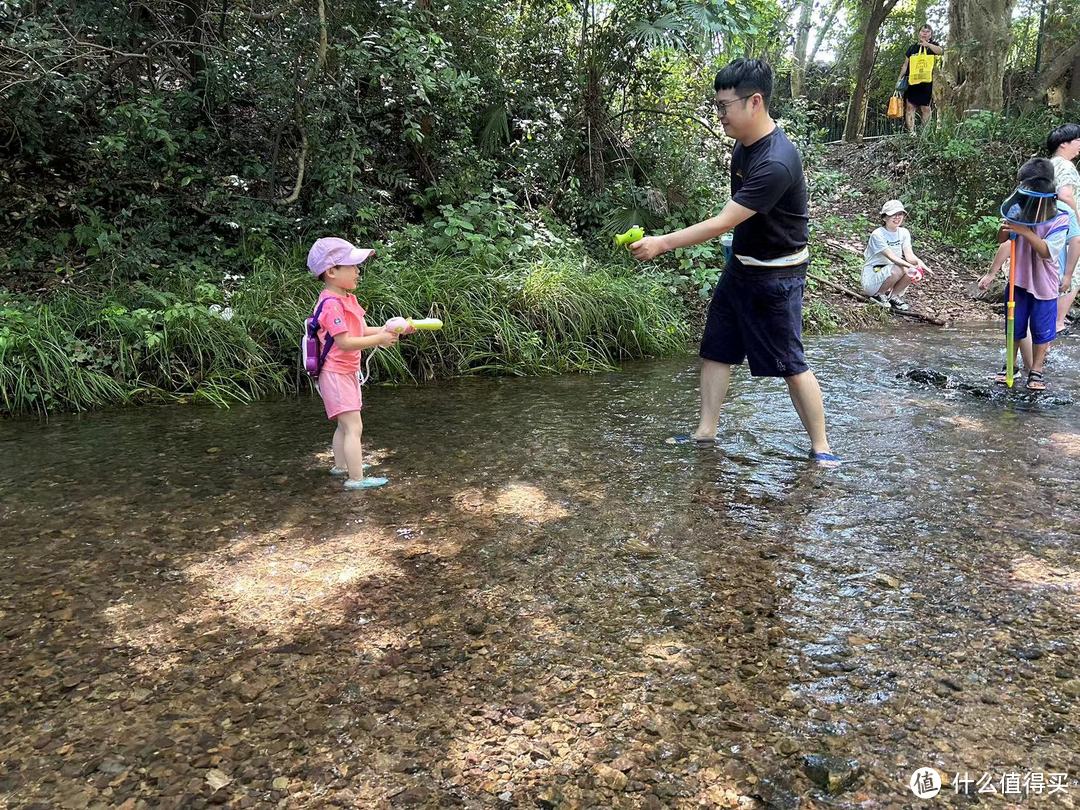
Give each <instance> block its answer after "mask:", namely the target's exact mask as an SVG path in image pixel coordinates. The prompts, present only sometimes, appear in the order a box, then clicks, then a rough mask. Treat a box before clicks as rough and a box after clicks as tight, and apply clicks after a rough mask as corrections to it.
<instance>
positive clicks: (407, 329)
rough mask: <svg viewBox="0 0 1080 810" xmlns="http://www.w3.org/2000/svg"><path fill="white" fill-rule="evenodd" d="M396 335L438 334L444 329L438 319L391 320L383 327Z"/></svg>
mask: <svg viewBox="0 0 1080 810" xmlns="http://www.w3.org/2000/svg"><path fill="white" fill-rule="evenodd" d="M383 329H385V330H386V331H387V332H392V333H394V334H395V335H411V334H412V333H413V332H436V331H438V330H439V329H442V321H440V320H439V319H438V318H400V317H398V318H391V319H390V320H388V321H387V322H386V326H384V327H383Z"/></svg>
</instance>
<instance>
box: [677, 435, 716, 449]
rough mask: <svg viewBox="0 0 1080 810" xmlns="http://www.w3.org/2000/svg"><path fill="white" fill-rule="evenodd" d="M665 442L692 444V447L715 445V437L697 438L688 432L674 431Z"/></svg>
mask: <svg viewBox="0 0 1080 810" xmlns="http://www.w3.org/2000/svg"><path fill="white" fill-rule="evenodd" d="M666 443H667V444H692V445H694V447H716V439H698V438H696V437H694V436H693V435H692V434H690V433H676V434H675V435H674V436H672V437H671V438H670V439H667V442H666Z"/></svg>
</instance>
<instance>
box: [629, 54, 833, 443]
mask: <svg viewBox="0 0 1080 810" xmlns="http://www.w3.org/2000/svg"><path fill="white" fill-rule="evenodd" d="M772 87H773V77H772V69H771V68H770V67H769V65H768V63H766V62H764V61H762V60H760V59H736V60H735V61H734V62H732V63H731V64H729V65H728V66H727V67H725V68H724V69H723V70H721V71H720V72H719V73H717V74H716V81H715V82H714V89H715V91H716V95H715V97H714V99H713V103H714V104H715V106H716V110H717V112H718V113H719V116H720V121H721V123H722V124H723V125H724V132H725V133H726V134H727V135H729V136H731V137H733V138H734V139H735V141H736V145H735V151H734V153H733V154H732V157H731V199H730V200H729V201H728V203H727V205H725V206H724V208H723V210H722V211H721V212H720V213H719V214H717V215H716V216H715V217H712V218H711V219H707V220H705V221H704V222H699V223H697V224H696V225H691V226H690V227H689V228H683V229H682V230H681V231H676V232H674V233H669V234H665V235H663V236H646V237H645V238H643V239H641V240H639V241H637V242H635V243H634V244H633V245H631V246H630V249H631V251H632V252H633V254H634V257H635V258H637V259H639V260H641V261H648V260H649V259H653V258H655V257H656V256H659V255H660V254H661V253H665V252H666V251H669V250H674V249H676V248H680V247H686V246H688V245H697V244H700V243H702V242H705V241H708V240H709V239H715V238H716V237H718V236H720V235H721V234H724V233H727V232H728V231H732V230H733V231H734V232H735V233H734V241H733V242H732V246H731V247H732V257H731V260H730V261H729V262H728V264H727V266H726V267H725V268H724V272H723V274H722V275H721V276H720V281H719V282H718V283H717V285H716V291H715V292H714V293H713V298H712V302H711V303H710V304H709V312H708V319H707V320H706V323H705V334H704V335H703V337H702V339H701V352H700V354H701V358H702V366H701V421H700V423H699V424H698V428H697V430H696V431H694V433H693V434H690V435H688V436H686V437H685V438H686V439H687V440H689V441H693V442H696V443H698V444H714V443H715V441H716V430H717V425H718V423H719V420H720V406H721V405H722V404H723V402H724V397H725V396H726V394H727V388H728V382H729V381H730V379H731V367H732V365H737V364H741V363H742V362H743V360H747V361H749V365H750V374H751V375H753V376H755V377H783V378H784V381H785V382H786V383H787V385H788V392H789V394H790V395H791V401H792V403H793V404H794V405H795V410H796V411H797V412H798V414H799V418H800V419H801V420H802V423H803V427H804V428H806V432H807V433H808V434H809V435H810V458H811V459H812V460H814V461H816V462H818V463H822V464H835V463H837V462H838V461H839V459H838V458H837V457H836V456H835V455H833V454H832V451H831V450H830V449H829V441H828V438H827V436H826V433H825V409H824V407H823V405H822V402H821V388H820V387H818V382H817V378H816V377H814V373H813V372H812V371H810V367H809V366H808V365H807V364H806V358H805V356H804V355H803V345H802V296H803V289H804V287H805V286H806V267H807V264H808V263H809V252H808V251H807V247H806V244H807V241H808V239H809V227H808V223H809V217H808V215H807V211H806V181H805V179H804V178H803V170H802V159H801V158H800V157H799V153H798V151H797V150H796V149H795V147H794V146H793V145H792V143H791V141H789V140H788V138H787V136H786V135H785V134H784V133H783V131H782V130H780V129H779V128H778V127H777V126H776V123H775V122H774V121H773V119H772V117H771V116H770V115H769V99H770V98H771V96H772Z"/></svg>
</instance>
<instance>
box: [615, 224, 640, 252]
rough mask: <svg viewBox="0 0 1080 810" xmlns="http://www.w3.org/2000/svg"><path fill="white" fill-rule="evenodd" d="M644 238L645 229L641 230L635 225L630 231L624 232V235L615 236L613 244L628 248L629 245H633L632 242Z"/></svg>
mask: <svg viewBox="0 0 1080 810" xmlns="http://www.w3.org/2000/svg"><path fill="white" fill-rule="evenodd" d="M644 237H645V229H644V228H642V227H641V226H640V225H635V226H634V227H632V228H631V229H630V230H628V231H626V233H617V234H615V244H616V245H621V246H623V247H626V248H629V247H630V245H632V244H634V242H636V241H638V240H639V239H642V238H644Z"/></svg>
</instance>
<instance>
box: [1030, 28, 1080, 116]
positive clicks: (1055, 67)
mask: <svg viewBox="0 0 1080 810" xmlns="http://www.w3.org/2000/svg"><path fill="white" fill-rule="evenodd" d="M1078 62H1080V40H1077V41H1076V42H1074V43H1073V44H1072V45H1071V46H1069V48H1068V49H1067V50H1064V51H1062V52H1061V53H1059V54H1058V55H1057V56H1056V57H1055V58H1054V60H1053V61H1052V62H1051V63H1050V64H1048V65H1047V66H1046V70H1044V71H1043V72H1042V75H1041V76H1039V78H1038V79H1036V80H1035V90H1034V91H1033V92H1032V98H1034V99H1036V100H1041V101H1045V100H1046V91H1047V90H1049V89H1050V88H1051V87H1054V86H1055V85H1056V84H1057V82H1058V80H1059V79H1061V77H1062V76H1064V75H1065V71H1067V70H1068V69H1069V67H1070V66H1071V67H1072V69H1073V77H1072V87H1073V89H1076V66H1077V63H1078Z"/></svg>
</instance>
